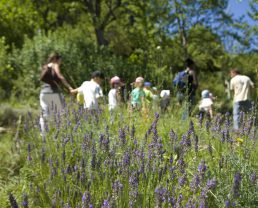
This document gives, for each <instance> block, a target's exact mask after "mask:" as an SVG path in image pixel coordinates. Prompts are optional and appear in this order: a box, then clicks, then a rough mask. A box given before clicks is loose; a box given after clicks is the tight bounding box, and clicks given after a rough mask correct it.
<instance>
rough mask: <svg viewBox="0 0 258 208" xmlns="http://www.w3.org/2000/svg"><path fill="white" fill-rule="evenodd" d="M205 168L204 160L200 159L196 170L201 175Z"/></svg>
mask: <svg viewBox="0 0 258 208" xmlns="http://www.w3.org/2000/svg"><path fill="white" fill-rule="evenodd" d="M206 170H207V166H206V164H205V161H204V160H202V161H201V163H200V164H199V166H198V171H199V173H200V174H201V176H202V177H203V176H204V174H205V172H206Z"/></svg>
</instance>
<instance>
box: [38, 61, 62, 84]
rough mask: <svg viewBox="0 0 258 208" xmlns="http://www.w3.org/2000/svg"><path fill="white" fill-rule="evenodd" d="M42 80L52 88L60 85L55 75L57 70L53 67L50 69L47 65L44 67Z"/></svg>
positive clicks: (41, 75)
mask: <svg viewBox="0 0 258 208" xmlns="http://www.w3.org/2000/svg"><path fill="white" fill-rule="evenodd" d="M40 80H41V81H42V82H45V83H47V84H50V85H51V86H55V85H57V84H58V83H59V81H60V80H59V78H58V76H57V75H56V73H55V70H54V69H53V68H52V67H49V66H48V65H47V64H45V65H43V67H42V70H41V74H40Z"/></svg>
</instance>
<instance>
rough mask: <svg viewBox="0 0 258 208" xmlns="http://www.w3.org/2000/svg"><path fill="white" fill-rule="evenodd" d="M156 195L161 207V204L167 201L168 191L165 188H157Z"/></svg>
mask: <svg viewBox="0 0 258 208" xmlns="http://www.w3.org/2000/svg"><path fill="white" fill-rule="evenodd" d="M155 195H156V199H157V202H158V204H159V206H161V204H162V203H163V202H164V201H165V200H166V197H167V189H166V188H163V187H160V188H156V189H155Z"/></svg>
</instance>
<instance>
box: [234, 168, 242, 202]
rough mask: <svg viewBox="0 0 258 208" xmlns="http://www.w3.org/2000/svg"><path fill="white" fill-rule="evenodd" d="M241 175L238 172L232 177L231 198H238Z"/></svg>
mask: <svg viewBox="0 0 258 208" xmlns="http://www.w3.org/2000/svg"><path fill="white" fill-rule="evenodd" d="M241 180H242V177H241V174H240V173H239V172H237V173H236V174H235V176H234V183H233V188H232V191H233V196H234V197H235V198H236V197H238V196H239V191H240V185H241Z"/></svg>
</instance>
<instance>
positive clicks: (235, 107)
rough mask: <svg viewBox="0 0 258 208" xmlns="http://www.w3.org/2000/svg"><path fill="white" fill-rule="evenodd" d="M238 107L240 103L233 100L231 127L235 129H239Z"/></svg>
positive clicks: (239, 107)
mask: <svg viewBox="0 0 258 208" xmlns="http://www.w3.org/2000/svg"><path fill="white" fill-rule="evenodd" d="M240 109H241V104H240V103H239V102H235V103H234V104H233V127H234V129H235V130H238V129H239V125H240V123H239V118H240Z"/></svg>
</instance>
